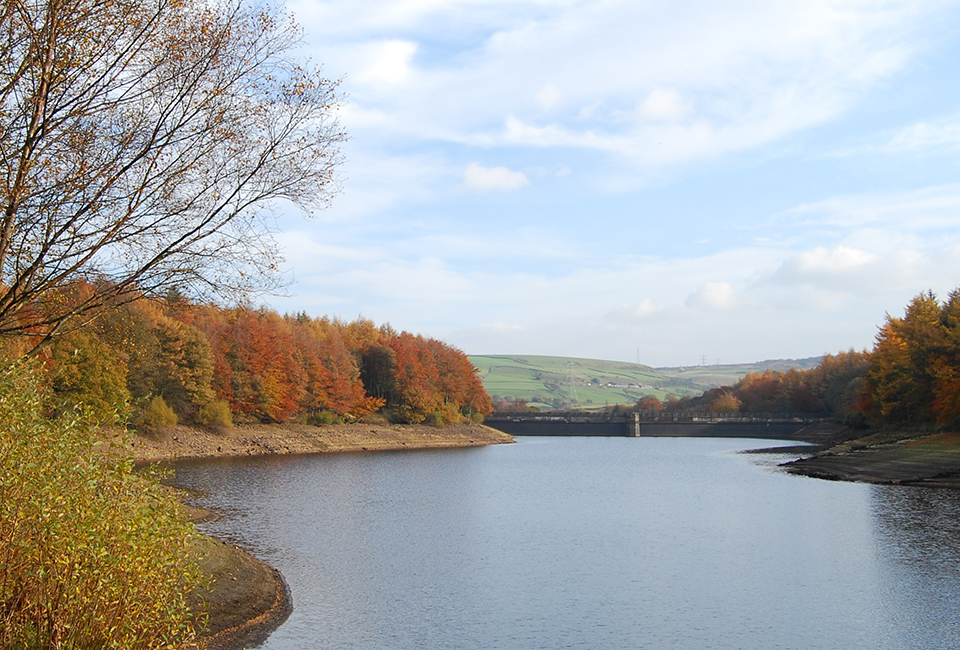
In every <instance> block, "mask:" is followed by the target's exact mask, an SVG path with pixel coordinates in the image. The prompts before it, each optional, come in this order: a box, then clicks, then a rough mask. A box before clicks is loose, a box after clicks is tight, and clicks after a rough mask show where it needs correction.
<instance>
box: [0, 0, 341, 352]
mask: <svg viewBox="0 0 960 650" xmlns="http://www.w3.org/2000/svg"><path fill="white" fill-rule="evenodd" d="M298 38H299V35H298V32H297V30H296V28H295V26H294V25H293V24H292V23H291V21H290V20H289V19H288V18H287V17H286V16H284V15H283V14H282V13H281V12H280V10H278V9H277V8H275V5H271V4H268V3H258V2H256V0H255V2H254V4H252V5H250V4H247V3H245V2H242V1H241V0H209V1H201V0H146V1H144V0H109V1H105V0H76V1H73V2H63V1H62V0H49V1H46V2H28V1H27V0H9V1H7V2H4V3H3V5H2V9H0V334H11V333H24V334H29V335H30V336H32V337H34V338H35V340H37V341H39V342H43V341H46V340H49V339H50V338H52V337H54V336H56V335H58V334H60V333H63V332H64V331H66V330H69V329H71V328H73V327H76V326H78V325H80V324H83V323H84V322H86V320H87V319H88V317H90V316H92V315H94V314H96V313H97V312H98V311H100V310H101V309H102V308H104V307H105V306H109V305H111V304H116V303H118V302H119V303H122V302H124V301H128V300H131V299H133V298H135V297H137V296H139V295H140V294H148V295H149V294H156V293H158V292H160V291H162V290H164V289H165V288H167V287H170V286H172V285H176V286H178V287H180V288H181V289H182V290H183V291H185V292H187V293H189V294H191V295H194V296H206V297H209V296H224V295H228V296H232V295H235V294H237V293H241V292H244V291H248V290H250V289H262V288H270V287H273V286H275V283H276V282H277V278H278V276H277V274H276V269H277V267H276V260H277V251H276V249H275V245H274V243H273V241H272V239H271V238H270V237H269V228H268V226H267V223H268V222H267V221H266V220H264V219H263V214H264V211H265V210H268V209H270V208H271V207H272V206H274V205H276V204H277V202H278V201H289V202H293V203H294V204H297V205H299V206H301V207H303V208H305V209H310V208H313V207H318V206H322V205H324V204H325V203H326V202H328V201H329V200H330V198H331V197H332V195H333V192H334V189H335V185H336V184H335V178H334V169H335V166H336V165H337V163H338V162H339V160H340V156H339V153H338V151H339V150H338V147H339V144H340V143H341V142H342V141H343V139H344V135H343V133H342V132H341V131H340V130H339V128H338V126H337V123H336V120H335V110H336V108H337V105H338V101H339V100H338V97H337V95H336V92H335V89H336V83H335V82H331V81H329V80H327V79H324V78H322V77H321V76H320V74H319V73H318V70H317V69H316V68H315V67H313V66H311V65H309V64H305V63H303V62H300V61H297V60H296V59H295V58H294V57H293V56H292V54H291V52H292V50H293V48H294V47H295V46H296V44H297V43H298ZM78 284H84V285H85V286H90V287H93V289H94V290H93V291H74V290H73V287H75V286H77V285H78Z"/></svg>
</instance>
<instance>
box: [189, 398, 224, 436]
mask: <svg viewBox="0 0 960 650" xmlns="http://www.w3.org/2000/svg"><path fill="white" fill-rule="evenodd" d="M196 421H197V424H201V425H203V426H205V427H222V428H225V429H229V428H231V427H232V426H233V413H232V412H231V411H230V405H229V404H227V402H226V401H225V400H222V399H218V400H214V401H212V402H207V403H206V404H204V405H203V406H201V407H200V410H199V411H197V417H196Z"/></svg>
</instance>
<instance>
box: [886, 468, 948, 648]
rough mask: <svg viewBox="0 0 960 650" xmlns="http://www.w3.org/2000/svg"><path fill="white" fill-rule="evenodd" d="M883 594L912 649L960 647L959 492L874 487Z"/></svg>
mask: <svg viewBox="0 0 960 650" xmlns="http://www.w3.org/2000/svg"><path fill="white" fill-rule="evenodd" d="M870 496H871V507H872V515H873V522H874V528H875V531H876V537H877V539H876V544H875V546H876V553H877V556H878V558H879V559H880V560H881V565H880V566H881V568H880V572H879V575H880V578H881V581H882V592H881V593H882V595H883V597H884V598H885V599H886V600H887V601H888V602H887V607H888V608H889V611H890V612H891V613H895V615H894V616H892V617H891V618H892V620H893V622H894V623H895V624H896V626H897V629H898V636H899V637H900V638H901V639H902V640H903V641H904V643H905V644H906V645H907V646H908V647H917V648H919V647H924V648H931V649H932V648H944V649H947V648H950V649H954V648H960V492H958V491H954V490H945V489H931V488H919V487H896V486H875V487H873V488H871V494H870Z"/></svg>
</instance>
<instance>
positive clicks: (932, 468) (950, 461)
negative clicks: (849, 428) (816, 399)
mask: <svg viewBox="0 0 960 650" xmlns="http://www.w3.org/2000/svg"><path fill="white" fill-rule="evenodd" d="M781 467H783V468H784V469H785V470H786V471H788V472H790V473H791V474H799V475H802V476H809V477H812V478H820V479H826V480H832V481H854V482H859V483H875V484H879V485H914V486H923V487H941V488H951V489H960V433H938V434H929V433H927V434H915V435H913V436H912V437H906V436H905V434H903V433H901V432H885V433H877V432H873V433H871V434H870V435H867V436H865V437H862V438H857V439H856V440H849V441H846V442H841V443H840V444H837V445H834V446H832V447H829V448H827V449H824V450H822V451H819V452H817V453H815V454H813V455H812V456H810V457H809V458H803V459H799V460H795V461H792V462H789V463H784V464H783V465H781Z"/></svg>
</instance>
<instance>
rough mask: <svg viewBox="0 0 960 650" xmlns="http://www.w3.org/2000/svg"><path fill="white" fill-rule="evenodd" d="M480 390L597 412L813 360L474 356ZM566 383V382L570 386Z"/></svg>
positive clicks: (694, 392)
mask: <svg viewBox="0 0 960 650" xmlns="http://www.w3.org/2000/svg"><path fill="white" fill-rule="evenodd" d="M470 361H471V362H472V363H473V364H474V365H475V366H476V367H477V368H478V369H479V370H480V377H481V378H482V380H483V385H484V388H486V390H487V392H488V393H489V394H490V395H491V396H492V397H493V398H494V399H495V400H508V401H513V400H515V399H518V398H519V399H525V400H527V402H528V403H530V405H531V406H535V407H538V408H541V409H551V408H567V407H578V408H603V407H604V406H613V405H615V404H633V403H634V402H636V401H637V400H638V399H639V398H640V397H643V396H644V395H653V396H655V397H657V398H658V399H660V400H663V399H666V397H667V395H676V396H677V397H683V396H685V395H699V394H701V393H702V392H703V391H705V390H707V389H709V388H714V387H717V386H723V385H729V384H733V383H735V382H736V381H737V380H738V379H740V378H741V377H743V376H744V375H745V374H747V373H748V372H763V371H764V370H766V369H768V368H770V369H773V370H786V369H788V368H791V367H796V368H808V367H813V366H815V365H816V364H817V363H818V362H819V358H813V359H798V360H794V359H788V360H775V361H764V362H760V363H753V364H736V365H715V366H693V367H685V368H651V367H650V366H646V365H643V364H639V363H628V362H623V361H604V360H600V359H578V358H572V357H551V356H538V355H474V356H470ZM571 379H572V381H571Z"/></svg>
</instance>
